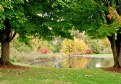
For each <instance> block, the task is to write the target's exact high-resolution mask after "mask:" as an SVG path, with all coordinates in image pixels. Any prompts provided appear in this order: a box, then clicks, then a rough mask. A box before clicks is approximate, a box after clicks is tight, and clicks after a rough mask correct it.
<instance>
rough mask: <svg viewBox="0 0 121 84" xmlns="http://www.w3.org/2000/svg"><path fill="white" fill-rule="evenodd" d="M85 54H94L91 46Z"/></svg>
mask: <svg viewBox="0 0 121 84" xmlns="http://www.w3.org/2000/svg"><path fill="white" fill-rule="evenodd" d="M84 54H93V51H92V50H91V49H90V48H88V49H87V50H86V51H85V52H84Z"/></svg>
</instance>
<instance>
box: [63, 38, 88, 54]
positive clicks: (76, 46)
mask: <svg viewBox="0 0 121 84" xmlns="http://www.w3.org/2000/svg"><path fill="white" fill-rule="evenodd" d="M61 45H62V49H61V52H63V53H66V54H83V53H84V51H86V50H87V48H88V46H87V45H86V43H84V41H83V40H81V39H77V38H74V39H73V40H69V39H64V40H63V42H62V44H61Z"/></svg>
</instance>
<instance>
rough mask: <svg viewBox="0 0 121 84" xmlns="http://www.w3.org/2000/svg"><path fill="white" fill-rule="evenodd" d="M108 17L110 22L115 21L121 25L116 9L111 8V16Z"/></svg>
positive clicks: (120, 18)
mask: <svg viewBox="0 0 121 84" xmlns="http://www.w3.org/2000/svg"><path fill="white" fill-rule="evenodd" d="M107 17H108V18H109V19H110V20H115V21H117V22H118V23H119V24H121V17H120V16H119V14H118V13H117V11H116V9H115V8H113V7H109V14H108V15H107Z"/></svg>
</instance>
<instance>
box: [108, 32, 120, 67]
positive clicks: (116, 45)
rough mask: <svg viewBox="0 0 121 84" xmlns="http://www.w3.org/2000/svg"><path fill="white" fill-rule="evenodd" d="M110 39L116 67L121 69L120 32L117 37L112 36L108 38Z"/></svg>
mask: <svg viewBox="0 0 121 84" xmlns="http://www.w3.org/2000/svg"><path fill="white" fill-rule="evenodd" d="M108 39H109V41H110V44H111V49H112V53H113V58H114V66H113V67H117V68H121V34H120V32H119V33H117V35H115V34H113V35H112V36H108Z"/></svg>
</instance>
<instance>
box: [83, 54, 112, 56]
mask: <svg viewBox="0 0 121 84" xmlns="http://www.w3.org/2000/svg"><path fill="white" fill-rule="evenodd" d="M83 56H113V55H112V54H86V55H83Z"/></svg>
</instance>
